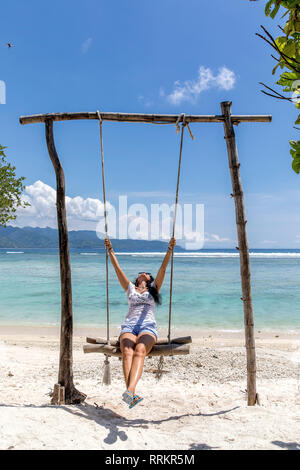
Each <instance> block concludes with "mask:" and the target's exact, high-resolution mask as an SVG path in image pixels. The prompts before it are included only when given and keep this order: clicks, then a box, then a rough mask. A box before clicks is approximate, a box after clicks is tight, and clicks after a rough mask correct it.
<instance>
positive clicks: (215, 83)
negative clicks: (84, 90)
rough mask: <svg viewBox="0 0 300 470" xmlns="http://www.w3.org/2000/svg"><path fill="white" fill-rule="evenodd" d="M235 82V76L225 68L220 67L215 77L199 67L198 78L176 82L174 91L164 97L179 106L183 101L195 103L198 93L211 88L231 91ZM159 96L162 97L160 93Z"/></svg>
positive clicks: (206, 69) (209, 71)
mask: <svg viewBox="0 0 300 470" xmlns="http://www.w3.org/2000/svg"><path fill="white" fill-rule="evenodd" d="M235 82H236V75H235V73H234V72H233V71H232V70H229V69H228V68H227V67H225V66H223V67H220V68H219V70H218V73H217V75H213V72H212V71H211V69H210V68H208V67H207V68H206V67H204V66H202V65H201V66H200V67H199V70H198V77H197V78H196V79H194V80H186V81H184V82H183V83H181V82H180V81H176V82H175V83H174V90H173V91H172V92H171V93H170V94H169V95H167V96H166V98H167V100H168V101H169V103H171V104H174V105H176V104H180V103H182V102H183V101H190V102H195V101H196V100H197V98H198V97H199V95H200V93H202V92H203V91H204V90H208V89H209V88H212V87H217V88H221V89H223V90H231V89H232V88H233V87H234V85H235ZM160 96H163V95H162V93H161V92H160Z"/></svg>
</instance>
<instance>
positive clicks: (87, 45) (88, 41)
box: [80, 38, 93, 54]
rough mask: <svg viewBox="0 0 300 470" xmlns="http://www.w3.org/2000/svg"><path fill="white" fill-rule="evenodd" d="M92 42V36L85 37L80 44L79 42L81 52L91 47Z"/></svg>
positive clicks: (85, 51) (84, 52)
mask: <svg viewBox="0 0 300 470" xmlns="http://www.w3.org/2000/svg"><path fill="white" fill-rule="evenodd" d="M92 42H93V38H87V39H86V40H85V41H84V42H83V43H82V44H81V48H80V49H81V52H82V53H83V54H86V53H87V51H88V50H89V48H90V47H91V45H92Z"/></svg>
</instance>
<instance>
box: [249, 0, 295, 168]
mask: <svg viewBox="0 0 300 470" xmlns="http://www.w3.org/2000/svg"><path fill="white" fill-rule="evenodd" d="M279 12H281V13H283V14H282V16H281V18H284V21H285V24H284V25H283V27H282V26H279V29H280V32H281V34H280V36H278V37H277V38H273V37H272V35H271V34H270V33H269V32H268V31H267V30H266V29H265V28H264V27H263V26H262V29H263V30H264V32H265V33H266V36H262V35H261V34H258V36H260V37H261V38H262V39H264V40H265V41H266V42H267V43H268V44H269V45H271V46H272V47H273V49H274V50H275V52H276V54H277V55H276V57H274V56H273V55H272V57H273V59H274V60H275V61H276V62H277V64H276V66H275V67H274V68H273V71H272V73H273V75H274V74H275V72H276V70H278V69H280V70H281V75H280V78H279V80H277V82H276V85H279V86H281V87H282V93H279V92H278V91H275V90H273V89H272V88H270V87H268V86H267V85H265V84H263V83H262V85H263V86H264V87H265V88H267V89H268V90H269V92H266V91H263V92H264V93H265V94H267V95H269V96H272V97H274V98H277V99H281V100H286V101H289V102H291V103H293V104H294V105H295V106H296V108H297V109H300V96H299V94H300V0H269V1H267V3H266V7H265V13H266V16H270V17H271V18H273V19H274V18H275V17H276V15H277V14H278V13H279ZM270 92H271V93H270ZM287 94H288V95H287ZM295 124H296V125H297V124H300V114H299V115H298V118H297V119H296V121H295ZM296 129H298V130H299V128H297V127H296ZM290 145H291V150H290V153H291V155H292V158H293V161H292V168H293V170H294V171H295V172H296V173H298V174H299V172H300V140H290Z"/></svg>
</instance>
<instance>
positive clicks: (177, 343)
mask: <svg viewBox="0 0 300 470" xmlns="http://www.w3.org/2000/svg"><path fill="white" fill-rule="evenodd" d="M86 342H87V343H89V344H85V345H84V346H83V352H84V353H86V354H87V353H102V354H106V355H107V356H116V357H121V356H122V352H121V350H120V342H119V338H118V336H115V337H114V338H111V339H110V344H107V340H106V339H105V338H93V337H87V338H86ZM191 342H192V338H191V336H183V337H181V338H173V339H172V340H171V341H170V343H169V341H168V339H167V338H161V339H158V340H157V342H156V343H155V345H154V346H153V348H152V349H151V351H150V353H149V354H148V355H147V357H152V356H180V355H186V354H189V353H190V346H189V344H190V343H191Z"/></svg>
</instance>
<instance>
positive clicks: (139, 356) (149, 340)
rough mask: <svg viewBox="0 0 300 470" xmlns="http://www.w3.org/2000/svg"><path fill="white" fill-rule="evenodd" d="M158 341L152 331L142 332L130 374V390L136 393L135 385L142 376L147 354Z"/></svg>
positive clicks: (138, 339)
mask: <svg viewBox="0 0 300 470" xmlns="http://www.w3.org/2000/svg"><path fill="white" fill-rule="evenodd" d="M155 342H156V337H155V336H154V335H152V334H151V333H141V334H140V335H139V336H138V338H137V343H136V346H135V349H134V352H133V360H132V365H131V370H130V375H129V384H128V390H129V391H130V392H132V393H133V394H135V387H136V384H137V383H138V381H139V379H140V378H141V375H142V372H143V366H144V360H145V357H146V355H147V354H148V353H149V352H150V351H151V349H152V347H153V345H154V344H155Z"/></svg>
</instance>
